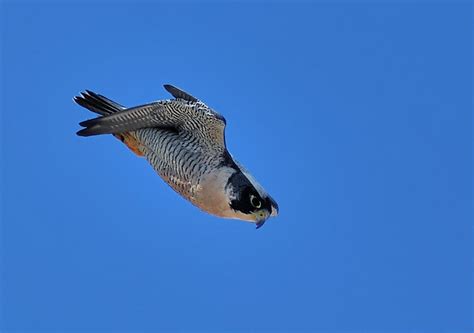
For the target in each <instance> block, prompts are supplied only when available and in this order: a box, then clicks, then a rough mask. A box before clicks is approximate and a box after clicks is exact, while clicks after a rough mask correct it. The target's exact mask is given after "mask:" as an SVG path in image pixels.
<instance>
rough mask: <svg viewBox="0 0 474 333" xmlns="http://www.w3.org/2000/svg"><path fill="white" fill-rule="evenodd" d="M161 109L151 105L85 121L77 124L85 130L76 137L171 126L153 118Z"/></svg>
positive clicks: (156, 105) (154, 104) (161, 107)
mask: <svg viewBox="0 0 474 333" xmlns="http://www.w3.org/2000/svg"><path fill="white" fill-rule="evenodd" d="M161 109H163V106H162V105H159V104H156V103H152V104H147V105H142V106H138V107H134V108H130V109H126V110H123V111H120V112H116V113H113V114H109V115H106V116H103V117H99V118H95V119H90V120H86V121H83V122H82V123H80V124H79V125H81V126H83V127H85V128H84V129H82V130H80V131H79V132H77V135H80V136H91V135H98V134H118V133H124V132H129V131H135V130H138V129H141V128H146V127H159V126H160V125H162V126H166V127H169V126H171V125H172V124H170V123H169V122H168V123H167V122H165V121H163V122H160V121H159V119H158V118H157V117H154V115H155V114H156V113H159V112H160V111H161Z"/></svg>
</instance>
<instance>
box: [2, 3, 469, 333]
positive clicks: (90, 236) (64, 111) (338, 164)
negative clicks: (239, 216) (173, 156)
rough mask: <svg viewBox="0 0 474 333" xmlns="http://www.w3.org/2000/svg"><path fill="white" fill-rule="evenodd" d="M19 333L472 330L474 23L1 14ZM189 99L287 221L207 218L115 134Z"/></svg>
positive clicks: (356, 9)
mask: <svg viewBox="0 0 474 333" xmlns="http://www.w3.org/2000/svg"><path fill="white" fill-rule="evenodd" d="M1 21H2V23H1V30H2V71H1V73H2V74H1V78H2V98H1V103H2V104H1V110H2V118H1V125H2V126H1V132H2V163H1V169H2V186H1V189H2V191H1V192H2V193H1V194H2V222H1V227H2V228H1V232H2V237H1V273H2V279H1V291H2V293H1V301H0V303H1V306H2V317H1V322H0V328H1V329H3V331H5V332H8V331H15V330H21V331H22V330H32V331H40V330H42V331H53V330H57V331H63V332H67V331H73V330H75V331H92V330H94V331H96V332H100V331H106V330H112V331H117V330H122V331H165V330H166V331H173V330H202V331H222V330H224V329H234V330H237V331H263V330H267V331H276V330H281V331H295V330H307V331H325V332H334V331H355V330H376V331H388V330H390V331H408V330H410V331H431V332H432V331H436V330H440V331H441V330H442V331H449V332H458V331H459V332H461V331H471V332H472V310H473V309H472V303H471V302H472V263H473V262H472V220H473V216H472V215H473V210H472V208H473V207H472V203H473V198H472V185H473V182H472V152H473V150H472V125H473V123H472V28H473V25H472V6H471V5H470V4H469V3H468V2H464V3H454V2H450V3H448V2H446V3H444V4H442V3H438V4H433V3H432V4H428V3H419V4H409V3H407V2H405V3H402V2H400V3H399V4H394V3H393V4H390V5H389V4H374V3H360V4H344V3H343V2H339V3H336V4H333V5H330V4H324V3H320V4H319V3H314V4H311V3H295V4H292V3H278V4H272V3H269V2H266V3H259V4H251V3H246V2H240V3H232V4H227V5H223V4H217V3H201V4H193V3H177V4H172V3H171V2H169V3H167V2H159V3H156V4H152V3H142V4H132V2H130V3H129V4H127V3H120V4H115V5H112V3H106V2H104V3H102V4H93V3H91V2H85V3H83V4H79V3H76V4H70V5H60V4H58V3H56V4H54V3H53V2H51V3H42V4H39V3H33V2H31V3H28V2H24V3H14V2H12V1H11V2H7V3H4V4H3V8H2V14H1ZM164 83H171V84H175V85H177V86H179V87H181V88H183V89H185V90H187V91H189V92H190V93H192V94H193V95H195V96H197V97H199V98H201V99H202V100H204V101H205V102H206V103H207V104H208V105H210V106H212V107H213V108H215V109H216V110H217V111H219V112H220V113H222V114H223V115H224V116H225V117H226V119H227V124H228V126H227V143H228V148H229V150H230V151H231V152H232V154H233V155H234V156H235V157H236V158H237V159H238V160H240V162H242V163H243V164H244V165H245V166H246V167H247V168H248V169H250V170H251V171H252V173H253V174H254V176H255V177H256V178H257V179H258V180H259V181H260V182H261V183H262V184H263V185H264V186H265V187H266V189H267V190H268V191H269V192H270V193H271V194H272V196H273V197H274V198H275V199H276V200H277V201H278V203H279V205H280V216H279V217H278V218H275V219H272V220H270V221H268V222H267V224H266V225H265V226H264V227H263V228H261V229H259V230H255V229H254V227H253V226H252V225H250V224H247V223H244V222H239V221H231V220H221V219H219V218H216V217H212V216H208V215H206V214H204V213H202V212H200V211H199V210H198V209H197V208H195V207H193V206H192V205H191V204H189V203H188V202H186V201H185V200H183V199H182V198H180V197H179V196H178V195H176V194H175V193H174V192H173V191H172V190H171V189H170V188H169V187H168V186H167V185H166V184H165V183H164V182H163V181H162V180H161V179H160V178H159V177H158V176H156V175H155V174H154V171H153V170H152V169H151V168H150V167H149V166H148V164H147V163H146V161H145V160H143V159H139V158H137V157H135V156H134V155H133V154H132V153H131V152H129V151H128V150H127V149H126V148H125V147H123V146H122V145H121V144H120V143H119V142H118V141H117V140H115V139H113V138H112V137H110V136H101V137H92V138H81V137H77V136H76V135H75V132H76V131H77V130H78V129H79V127H78V122H80V121H82V120H84V119H87V118H89V117H91V114H90V113H88V112H87V111H86V110H83V109H81V108H80V107H79V106H76V105H74V104H73V102H72V97H73V96H74V95H75V94H77V93H78V92H79V91H81V90H84V89H90V90H93V91H97V92H99V93H101V94H104V95H106V96H108V97H110V98H112V99H116V100H117V101H118V102H120V103H123V104H125V105H129V106H132V105H136V104H141V103H144V102H148V101H152V100H156V99H161V98H168V97H169V96H168V95H167V93H166V92H165V91H164V90H163V88H162V84H164Z"/></svg>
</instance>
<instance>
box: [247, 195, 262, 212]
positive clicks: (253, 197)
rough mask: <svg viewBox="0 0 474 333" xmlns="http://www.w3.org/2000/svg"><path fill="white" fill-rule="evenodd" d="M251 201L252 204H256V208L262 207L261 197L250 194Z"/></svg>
mask: <svg viewBox="0 0 474 333" xmlns="http://www.w3.org/2000/svg"><path fill="white" fill-rule="evenodd" d="M250 203H251V204H252V206H254V207H255V208H257V209H258V208H260V207H262V202H261V201H260V199H258V198H257V197H256V196H255V195H253V194H251V195H250Z"/></svg>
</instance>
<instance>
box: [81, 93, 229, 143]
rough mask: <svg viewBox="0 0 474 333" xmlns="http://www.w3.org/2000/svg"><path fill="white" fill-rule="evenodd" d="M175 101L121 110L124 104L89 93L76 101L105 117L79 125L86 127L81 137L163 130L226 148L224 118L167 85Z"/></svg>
mask: <svg viewBox="0 0 474 333" xmlns="http://www.w3.org/2000/svg"><path fill="white" fill-rule="evenodd" d="M165 89H166V90H167V91H169V92H170V93H171V94H172V95H173V96H174V97H175V98H176V99H175V100H164V101H158V102H155V103H150V104H145V105H141V106H136V107H132V108H128V109H122V108H121V107H122V106H121V105H119V104H117V103H115V102H113V101H111V100H109V99H108V98H106V97H104V96H101V95H98V94H95V93H93V92H90V91H86V92H84V93H82V96H78V97H76V98H75V99H74V100H75V101H76V102H77V103H78V104H79V105H81V106H83V107H85V108H87V109H89V110H91V111H93V112H96V113H99V114H103V116H102V117H98V118H95V119H90V120H86V121H83V122H81V123H80V125H81V126H83V127H85V128H83V129H82V130H80V131H79V132H77V134H78V135H80V136H91V135H99V134H119V133H125V132H130V131H136V130H139V129H143V128H163V129H170V130H174V131H176V132H187V133H189V134H191V135H193V136H194V137H196V138H198V139H200V140H203V141H206V140H207V141H208V143H209V145H219V146H221V147H224V148H225V140H224V128H225V119H224V117H222V116H221V115H220V114H218V113H217V112H215V111H213V110H212V109H210V108H209V107H207V106H206V105H205V104H204V103H202V102H200V101H198V100H197V99H196V98H194V97H192V96H191V95H189V94H187V93H186V92H184V91H182V90H180V89H178V88H176V87H173V86H171V85H166V86H165Z"/></svg>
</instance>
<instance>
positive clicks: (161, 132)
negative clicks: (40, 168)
mask: <svg viewBox="0 0 474 333" xmlns="http://www.w3.org/2000/svg"><path fill="white" fill-rule="evenodd" d="M164 88H165V89H166V90H167V91H168V92H169V93H170V94H171V95H172V96H173V97H174V98H173V99H167V100H159V101H156V102H152V103H149V104H144V105H140V106H135V107H131V108H126V107H124V106H122V105H120V104H118V103H116V102H114V101H112V100H110V99H108V98H107V97H104V96H102V95H99V94H96V93H94V92H92V91H89V90H86V91H85V92H82V93H81V94H80V96H76V97H74V101H75V102H76V103H77V104H79V105H80V106H82V107H84V108H86V109H88V110H90V111H92V112H94V113H97V114H99V115H100V116H99V117H97V118H94V119H90V120H86V121H83V122H81V123H80V124H79V125H81V126H82V127H84V128H83V129H81V130H80V131H78V132H77V135H79V136H92V135H100V134H112V135H114V136H115V137H116V138H117V139H119V140H120V141H122V142H123V143H124V144H125V145H126V146H127V147H128V148H129V149H130V150H132V151H133V152H134V153H135V154H136V155H138V156H144V157H145V158H146V159H147V160H148V162H149V163H150V164H151V166H152V167H153V168H154V169H155V171H156V172H157V173H158V175H160V176H161V178H163V180H164V181H165V182H166V183H167V184H168V185H169V186H171V188H172V189H173V190H175V191H176V192H177V193H179V194H180V195H181V196H182V197H183V198H185V199H186V200H189V201H190V202H191V203H192V204H194V205H195V206H197V207H198V208H200V209H201V210H203V211H205V212H207V213H209V214H212V215H215V216H219V217H222V218H230V219H238V220H243V221H248V222H252V223H255V224H256V227H257V229H258V228H260V227H261V226H262V225H263V224H264V223H265V221H266V220H267V219H268V218H269V217H270V216H277V215H278V204H277V203H276V201H275V200H274V199H273V198H272V197H271V196H270V195H269V194H268V193H267V192H266V191H265V190H264V189H263V187H262V186H261V185H260V184H259V183H258V182H257V181H256V180H255V178H254V177H252V175H251V174H250V173H249V172H248V171H247V170H246V169H245V168H244V167H243V166H242V165H241V164H240V163H239V162H237V161H236V160H235V159H234V158H233V157H232V155H231V154H230V153H229V151H228V150H227V148H226V143H225V133H224V132H225V126H226V120H225V119H224V117H223V116H222V115H220V114H219V113H217V112H216V111H214V110H213V109H211V108H210V107H208V106H207V105H206V104H204V103H203V102H202V101H200V100H199V99H197V98H195V97H193V96H191V95H190V94H188V93H186V92H184V91H183V90H181V89H179V88H177V87H174V86H172V85H169V84H166V85H164Z"/></svg>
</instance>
